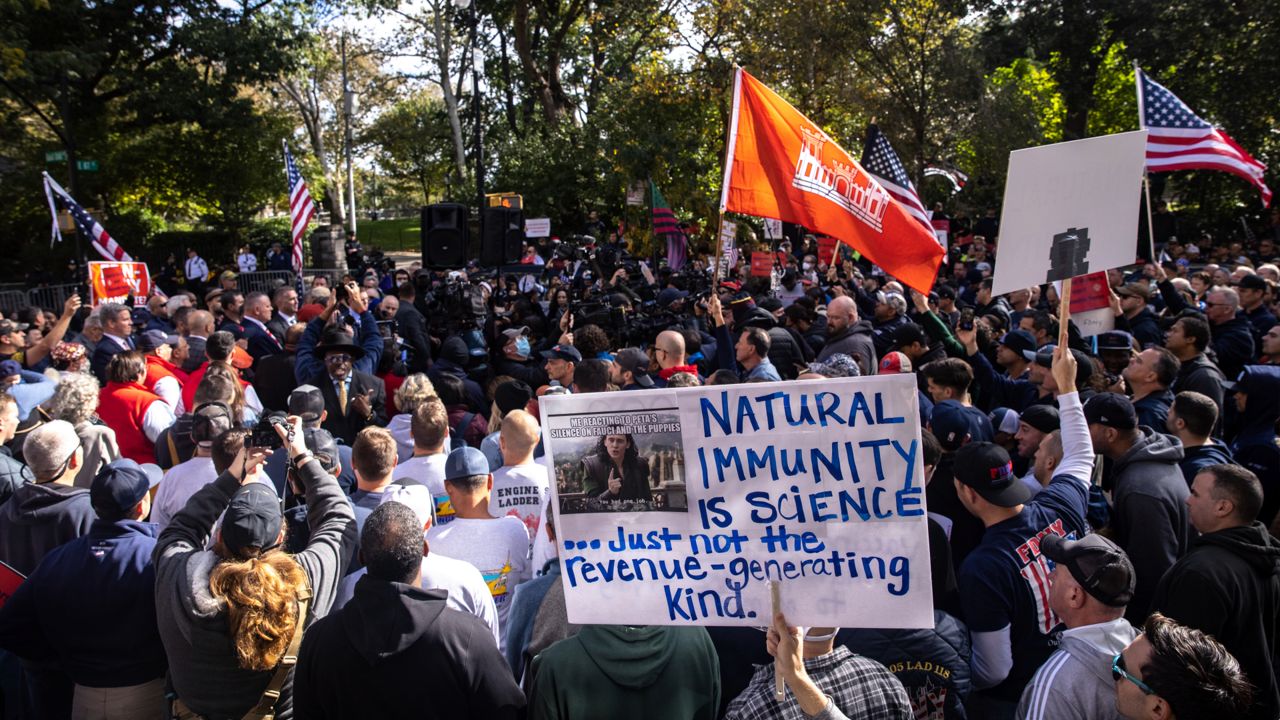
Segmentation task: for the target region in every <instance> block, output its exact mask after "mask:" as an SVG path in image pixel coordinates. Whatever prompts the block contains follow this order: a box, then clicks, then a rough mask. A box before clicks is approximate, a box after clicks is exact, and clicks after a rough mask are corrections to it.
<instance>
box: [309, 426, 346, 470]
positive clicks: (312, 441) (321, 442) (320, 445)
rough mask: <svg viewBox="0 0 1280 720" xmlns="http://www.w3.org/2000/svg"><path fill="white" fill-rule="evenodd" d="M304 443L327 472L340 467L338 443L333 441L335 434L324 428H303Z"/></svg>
mask: <svg viewBox="0 0 1280 720" xmlns="http://www.w3.org/2000/svg"><path fill="white" fill-rule="evenodd" d="M302 441H303V442H304V443H306V446H307V449H308V450H310V451H311V454H312V455H315V457H316V459H317V460H319V461H320V465H321V466H323V467H324V469H325V470H330V469H333V468H335V467H337V466H338V461H339V458H338V441H337V440H334V439H333V433H331V432H329V431H328V430H325V429H324V428H303V430H302Z"/></svg>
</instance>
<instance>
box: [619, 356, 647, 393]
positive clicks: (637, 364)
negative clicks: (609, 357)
mask: <svg viewBox="0 0 1280 720" xmlns="http://www.w3.org/2000/svg"><path fill="white" fill-rule="evenodd" d="M613 362H614V363H616V364H617V366H618V367H620V368H622V371H623V372H629V373H631V377H632V379H634V380H635V381H636V384H637V385H639V386H640V387H644V388H651V387H653V378H651V377H649V356H648V355H646V354H645V352H644V351H643V350H641V349H640V348H623V349H621V350H619V351H618V354H617V355H615V356H614V357H613Z"/></svg>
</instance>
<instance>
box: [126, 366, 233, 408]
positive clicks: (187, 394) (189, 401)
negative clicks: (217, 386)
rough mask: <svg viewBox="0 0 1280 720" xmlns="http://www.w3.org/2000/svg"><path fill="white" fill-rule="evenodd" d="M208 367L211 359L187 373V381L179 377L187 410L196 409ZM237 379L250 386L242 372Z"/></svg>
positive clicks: (183, 404) (184, 405) (183, 403)
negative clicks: (198, 392) (200, 387)
mask: <svg viewBox="0 0 1280 720" xmlns="http://www.w3.org/2000/svg"><path fill="white" fill-rule="evenodd" d="M208 369H209V361H208V360H205V361H204V362H203V363H201V364H200V367H198V368H196V369H195V370H192V371H191V374H190V375H187V378H186V381H185V382H182V378H181V377H179V378H178V380H179V381H180V382H182V407H183V409H184V410H185V411H186V412H191V411H192V410H195V409H196V388H197V387H199V386H200V381H201V380H203V379H204V373H205V371H206V370H208ZM148 372H150V370H148ZM236 380H239V381H240V387H241V388H242V389H243V388H247V387H249V383H248V382H247V381H246V380H245V379H244V378H242V377H240V373H236Z"/></svg>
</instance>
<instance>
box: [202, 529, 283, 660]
mask: <svg viewBox="0 0 1280 720" xmlns="http://www.w3.org/2000/svg"><path fill="white" fill-rule="evenodd" d="M224 557H225V556H224ZM209 589H210V590H211V591H212V592H213V596H214V597H216V598H218V599H220V600H222V601H224V602H226V603H227V614H228V616H229V619H230V623H231V640H232V643H233V644H234V645H235V648H236V657H237V659H238V660H239V663H240V667H241V668H243V669H245V670H257V671H264V670H270V669H272V668H274V667H275V666H276V665H277V664H278V663H279V662H280V659H281V658H282V657H283V656H284V653H285V650H286V649H287V648H288V646H289V641H290V639H292V637H293V633H294V629H295V628H296V627H297V625H298V623H300V622H306V618H301V617H298V600H299V599H300V598H301V597H303V596H304V595H305V594H306V593H307V577H306V575H305V574H304V573H303V572H302V568H300V567H298V563H296V562H294V560H293V558H292V557H290V556H289V555H288V554H286V553H284V552H283V551H280V550H270V551H268V552H267V553H266V554H265V555H260V556H254V557H251V558H249V559H247V560H239V559H235V558H232V559H226V560H223V561H222V562H220V563H219V564H218V565H217V566H216V567H215V568H214V569H213V572H212V573H210V575H209Z"/></svg>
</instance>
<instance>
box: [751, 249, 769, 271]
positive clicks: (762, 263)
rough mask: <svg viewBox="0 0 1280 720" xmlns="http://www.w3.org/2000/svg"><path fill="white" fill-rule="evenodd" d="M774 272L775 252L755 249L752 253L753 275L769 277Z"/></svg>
mask: <svg viewBox="0 0 1280 720" xmlns="http://www.w3.org/2000/svg"><path fill="white" fill-rule="evenodd" d="M772 272H773V253H769V252H762V251H759V250H757V251H755V252H753V253H751V277H769V274H770V273H772Z"/></svg>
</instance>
